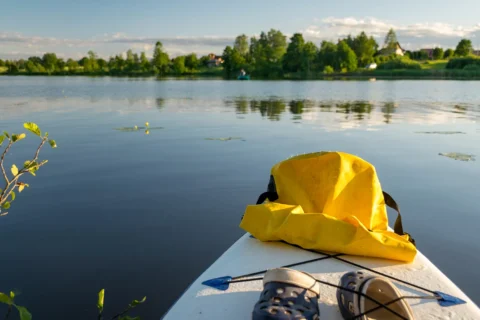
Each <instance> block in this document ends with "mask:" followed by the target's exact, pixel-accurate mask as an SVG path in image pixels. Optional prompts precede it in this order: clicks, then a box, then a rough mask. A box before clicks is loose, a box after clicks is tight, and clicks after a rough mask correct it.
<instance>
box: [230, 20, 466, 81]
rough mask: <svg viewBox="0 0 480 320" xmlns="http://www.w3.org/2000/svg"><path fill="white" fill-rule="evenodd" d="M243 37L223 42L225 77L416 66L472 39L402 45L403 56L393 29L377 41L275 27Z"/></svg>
mask: <svg viewBox="0 0 480 320" xmlns="http://www.w3.org/2000/svg"><path fill="white" fill-rule="evenodd" d="M248 40H249V39H248V37H247V36H246V35H244V34H242V35H240V36H238V37H237V38H236V39H235V42H234V44H233V46H227V47H226V48H225V50H224V51H223V60H224V63H223V67H224V73H225V75H226V76H227V77H233V76H235V75H236V74H238V72H239V70H242V69H243V70H245V71H246V72H247V73H250V74H252V75H254V76H257V77H261V78H264V77H280V76H285V75H286V74H301V75H304V76H308V75H309V74H311V73H314V74H318V73H324V74H325V73H327V74H328V73H334V72H352V71H355V70H357V69H359V68H365V67H367V66H368V65H369V64H371V63H377V65H378V67H379V69H420V68H421V67H420V64H419V63H418V62H415V60H441V59H449V58H453V57H465V56H469V55H471V54H472V53H473V47H472V43H471V41H470V40H468V39H462V40H461V41H460V42H459V44H458V45H457V48H456V49H455V50H453V49H447V50H444V49H443V48H434V49H432V54H431V55H429V51H427V50H418V51H403V50H402V52H403V53H404V56H399V55H397V54H396V50H397V49H398V48H401V47H400V44H399V43H398V40H397V36H396V34H395V31H394V30H392V29H391V30H390V31H389V32H388V33H387V35H386V37H385V40H384V44H383V46H382V47H380V46H379V44H378V43H377V42H376V40H375V39H374V38H373V37H371V36H370V37H369V36H368V35H367V34H366V33H365V32H361V33H360V34H358V35H356V36H352V35H349V36H348V37H346V38H344V39H339V40H338V41H337V42H336V43H335V42H331V41H322V42H321V43H320V46H317V45H316V44H315V43H313V42H311V41H305V39H304V37H303V35H302V34H301V33H295V34H294V35H293V36H292V37H291V38H290V39H289V40H290V41H288V42H287V37H286V36H285V35H284V34H282V33H281V32H280V31H279V30H275V29H271V30H270V31H268V32H262V33H261V34H260V36H259V37H258V38H257V37H252V38H251V39H250V43H249V42H248Z"/></svg>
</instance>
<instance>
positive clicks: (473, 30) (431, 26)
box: [301, 17, 480, 49]
mask: <svg viewBox="0 0 480 320" xmlns="http://www.w3.org/2000/svg"><path fill="white" fill-rule="evenodd" d="M390 28H393V29H394V30H395V32H396V33H397V37H398V40H399V42H400V44H402V46H403V47H404V48H406V49H418V48H422V47H432V46H442V47H454V46H456V44H457V43H458V41H459V40H460V39H461V38H470V39H472V41H473V43H474V45H475V44H476V42H475V38H477V37H480V24H476V25H473V26H458V25H452V24H446V23H440V22H436V23H415V24H410V25H402V24H396V23H393V22H390V21H384V20H379V19H376V18H364V19H359V18H353V17H347V18H335V17H328V18H325V19H318V20H317V22H316V23H315V24H313V25H311V26H308V27H307V28H305V29H304V30H302V31H301V32H303V34H304V35H305V37H306V38H308V39H310V40H314V41H317V42H318V41H320V40H336V39H338V38H342V37H346V36H347V35H349V34H352V35H356V34H358V33H360V32H362V31H365V32H366V33H367V34H368V35H372V36H373V37H375V38H377V41H378V42H379V43H380V44H381V43H382V42H383V38H384V37H385V35H386V33H387V32H388V30H389V29H390Z"/></svg>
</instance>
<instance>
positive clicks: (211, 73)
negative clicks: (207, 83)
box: [0, 67, 223, 77]
mask: <svg viewBox="0 0 480 320" xmlns="http://www.w3.org/2000/svg"><path fill="white" fill-rule="evenodd" d="M6 71H7V68H5V67H0V75H9V76H91V77H92V76H93V77H102V76H103V77H105V76H112V77H154V76H161V77H221V76H222V75H223V69H222V68H221V67H217V68H201V69H199V70H193V71H187V72H184V73H182V74H177V73H173V72H169V73H166V74H163V75H157V74H155V73H154V72H153V71H122V72H118V71H112V72H110V71H108V70H102V71H95V72H84V71H83V69H80V68H79V69H77V70H72V71H69V70H64V71H53V72H34V73H32V72H27V71H26V70H19V71H18V72H15V73H13V74H7V73H6Z"/></svg>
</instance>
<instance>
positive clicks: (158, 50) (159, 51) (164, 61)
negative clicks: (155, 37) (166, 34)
mask: <svg viewBox="0 0 480 320" xmlns="http://www.w3.org/2000/svg"><path fill="white" fill-rule="evenodd" d="M169 63H170V59H169V58H168V54H167V53H166V52H164V51H163V45H162V43H161V42H160V41H157V43H156V44H155V49H154V51H153V60H152V65H153V68H154V70H155V73H158V74H161V75H162V74H165V73H167V71H168V67H169Z"/></svg>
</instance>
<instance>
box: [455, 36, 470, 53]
mask: <svg viewBox="0 0 480 320" xmlns="http://www.w3.org/2000/svg"><path fill="white" fill-rule="evenodd" d="M472 51H473V46H472V41H471V40H469V39H462V40H460V42H459V43H458V44H457V48H456V49H455V55H456V56H459V57H465V56H468V55H469V54H470V53H471V52H472Z"/></svg>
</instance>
